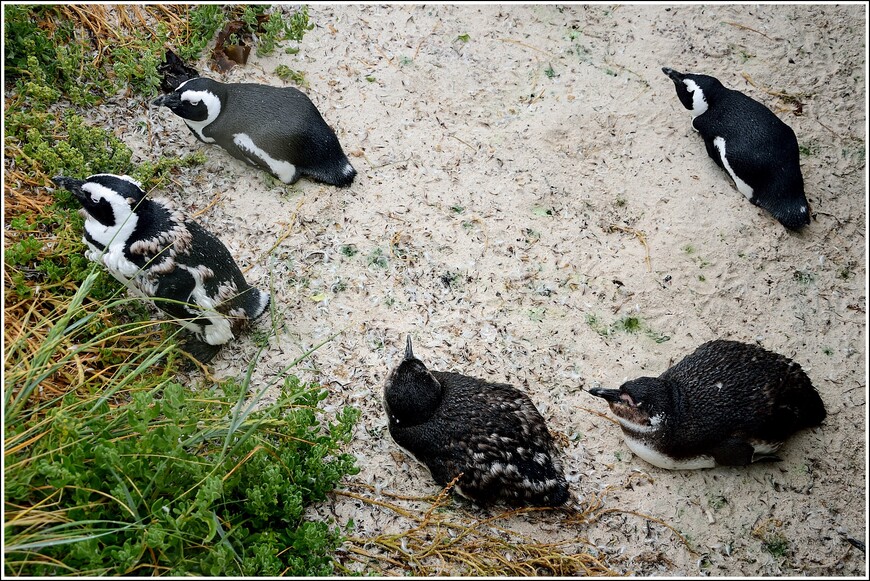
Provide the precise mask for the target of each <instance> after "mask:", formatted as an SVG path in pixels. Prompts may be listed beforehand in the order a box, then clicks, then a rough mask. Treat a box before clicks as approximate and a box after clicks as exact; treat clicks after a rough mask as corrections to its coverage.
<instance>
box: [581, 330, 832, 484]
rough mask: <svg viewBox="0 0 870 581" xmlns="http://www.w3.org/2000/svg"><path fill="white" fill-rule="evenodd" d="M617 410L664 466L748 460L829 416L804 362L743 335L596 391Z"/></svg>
mask: <svg viewBox="0 0 870 581" xmlns="http://www.w3.org/2000/svg"><path fill="white" fill-rule="evenodd" d="M589 393H591V394H592V395H595V396H598V397H601V398H604V399H605V400H607V401H608V403H609V404H610V409H611V410H612V411H613V413H615V414H616V416H617V419H618V420H619V423H620V425H621V426H622V431H623V435H624V437H625V441H626V443H627V444H628V447H629V448H631V451H632V452H634V453H635V454H637V455H638V456H640V457H641V458H643V459H644V460H646V461H647V462H649V463H650V464H654V465H656V466H658V467H659V468H666V469H671V470H675V469H692V468H710V467H713V466H716V465H726V466H742V465H747V464H750V463H751V462H756V461H759V460H779V458H778V457H777V456H776V455H775V454H774V453H775V452H776V451H777V450H778V449H779V448H780V446H781V445H782V444H783V442H784V441H785V440H786V439H787V438H788V437H789V436H791V435H792V434H793V433H794V432H796V431H797V430H800V429H803V428H810V427H813V426H817V425H819V424H820V423H822V420H824V419H825V415H826V412H825V406H824V404H823V403H822V399H821V398H820V397H819V394H818V392H816V389H815V388H814V387H813V384H812V383H811V382H810V379H809V378H808V377H807V375H806V373H804V371H803V370H802V369H801V366H800V365H798V364H797V363H795V362H793V361H791V360H790V359H788V358H787V357H785V356H783V355H778V354H776V353H773V352H771V351H767V350H766V349H763V348H761V347H758V346H757V345H751V344H747V343H740V342H738V341H726V340H717V341H709V342H707V343H704V344H703V345H701V346H700V347H698V348H697V349H696V350H695V352H694V353H692V354H691V355H689V356H687V357H686V358H685V359H683V360H682V361H680V362H679V363H677V364H676V365H674V366H673V367H671V368H670V369H668V370H667V371H665V372H664V373H662V374H661V375H660V376H659V377H658V378H654V377H641V378H639V379H635V380H632V381H628V382H626V383H624V384H623V385H622V387H620V388H619V389H598V388H596V389H590V390H589Z"/></svg>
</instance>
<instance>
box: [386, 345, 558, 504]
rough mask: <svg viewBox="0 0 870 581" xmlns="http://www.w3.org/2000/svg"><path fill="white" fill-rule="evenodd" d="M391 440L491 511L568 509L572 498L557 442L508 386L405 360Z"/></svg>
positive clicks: (391, 381) (392, 390) (390, 395)
mask: <svg viewBox="0 0 870 581" xmlns="http://www.w3.org/2000/svg"><path fill="white" fill-rule="evenodd" d="M383 403H384V409H385V410H386V413H387V417H388V419H389V430H390V435H391V436H392V438H393V440H394V441H395V442H396V443H397V444H398V445H399V446H400V447H401V448H402V449H404V450H405V451H406V452H408V453H409V454H410V455H411V456H412V457H413V458H414V459H416V460H418V461H419V462H421V463H422V464H423V465H424V466H426V467H427V468H428V469H429V472H430V473H431V475H432V478H433V479H434V480H435V482H436V483H437V484H439V485H441V486H445V485H447V484H449V483H450V482H451V481H452V480H453V479H454V478H456V477H457V476H460V475H461V476H460V478H459V480H458V481H457V483H456V485H455V487H454V488H455V490H456V492H457V493H459V494H460V495H462V496H464V497H465V498H467V499H469V500H472V501H474V502H475V503H477V504H479V505H481V506H485V505H489V504H492V503H495V502H503V503H505V504H509V505H530V506H552V507H559V506H562V505H564V504H565V503H566V502H567V501H568V500H569V498H571V495H570V494H569V490H568V484H567V482H566V480H565V476H564V472H563V470H562V463H561V460H560V458H559V455H558V452H557V450H556V446H555V443H554V441H553V437H552V436H551V434H550V432H549V431H548V430H547V426H546V425H545V423H544V418H543V417H542V416H541V414H540V412H538V410H537V408H535V405H534V404H533V403H532V400H531V399H529V397H528V396H527V395H526V394H524V393H522V392H521V391H519V390H517V389H516V388H514V387H512V386H510V385H507V384H504V383H490V382H487V381H483V380H481V379H476V378H473V377H468V376H465V375H460V374H459V373H449V372H439V371H429V370H428V369H427V368H426V366H425V365H424V364H423V362H422V361H420V360H419V359H417V358H416V357H415V356H414V353H413V350H412V348H411V337H410V336H408V339H407V344H406V347H405V357H404V359H403V360H402V361H401V362H400V363H399V365H397V366H396V367H395V368H394V369H393V370H392V372H391V373H390V375H389V376H388V378H387V381H386V385H385V387H384V399H383Z"/></svg>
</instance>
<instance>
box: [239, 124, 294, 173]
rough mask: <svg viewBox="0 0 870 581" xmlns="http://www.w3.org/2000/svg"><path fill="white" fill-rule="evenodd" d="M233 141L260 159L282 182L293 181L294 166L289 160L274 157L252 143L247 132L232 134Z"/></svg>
mask: <svg viewBox="0 0 870 581" xmlns="http://www.w3.org/2000/svg"><path fill="white" fill-rule="evenodd" d="M233 143H235V144H236V147H238V148H239V149H241V150H242V151H245V152H248V153H250V154H253V155H254V156H256V157H257V158H258V159H260V160H262V161H263V163H265V164H266V165H267V166H269V170H270V171H271V172H272V173H273V174H275V175H276V176H277V177H278V179H279V180H281V181H282V182H284V183H285V184H289V183H290V182H291V181H293V176H295V175H296V166H295V165H293V164H292V163H290V162H289V161H281V160H280V159H275V158H274V157H272V156H271V155H269V154H268V153H266V152H265V151H263V150H262V149H260V148H259V147H257V145H256V144H255V143H254V140H253V139H251V137H250V136H249V135H248V134H247V133H236V134H235V135H233Z"/></svg>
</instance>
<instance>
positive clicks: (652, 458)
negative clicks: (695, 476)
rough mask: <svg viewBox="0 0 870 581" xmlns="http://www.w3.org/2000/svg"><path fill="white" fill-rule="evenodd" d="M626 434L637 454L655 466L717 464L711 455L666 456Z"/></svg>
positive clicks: (692, 467) (688, 467)
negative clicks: (689, 456)
mask: <svg viewBox="0 0 870 581" xmlns="http://www.w3.org/2000/svg"><path fill="white" fill-rule="evenodd" d="M624 436H625V443H626V444H627V445H628V447H629V449H630V450H631V451H632V452H634V454H635V455H637V456H640V457H641V458H643V459H644V460H646V461H647V462H649V463H650V464H652V465H653V466H658V467H659V468H664V469H665V470H697V469H698V468H713V467H714V466H716V461H715V460H714V459H713V458H712V457H711V456H696V457H694V458H688V459H686V460H674V459H673V458H671V457H670V456H666V455H665V454H662V453H661V452H659V451H658V450H655V449H654V448H652V447H650V446H649V445H648V444H646V443H645V442H643V441H642V440H638V439H635V438H632V437H631V436H629V435H628V434H624Z"/></svg>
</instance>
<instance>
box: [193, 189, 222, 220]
mask: <svg viewBox="0 0 870 581" xmlns="http://www.w3.org/2000/svg"><path fill="white" fill-rule="evenodd" d="M221 197H223V194H221V193H220V192H218V194H217V195H216V196H215V197H213V198H212V199H211V202H209V203H208V205H207V206H205V207H204V208H202V209H201V210H197V211H196V212H194V213H193V214H192V215H191V218H199V217H200V216H202V215H203V214H205V213H206V212H208V211H209V210H210V209H211V208H212V206H214V205H215V204H217V203H218V202H219V201H220V199H221Z"/></svg>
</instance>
